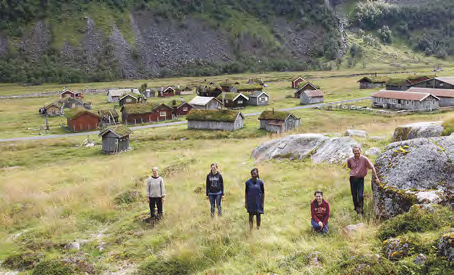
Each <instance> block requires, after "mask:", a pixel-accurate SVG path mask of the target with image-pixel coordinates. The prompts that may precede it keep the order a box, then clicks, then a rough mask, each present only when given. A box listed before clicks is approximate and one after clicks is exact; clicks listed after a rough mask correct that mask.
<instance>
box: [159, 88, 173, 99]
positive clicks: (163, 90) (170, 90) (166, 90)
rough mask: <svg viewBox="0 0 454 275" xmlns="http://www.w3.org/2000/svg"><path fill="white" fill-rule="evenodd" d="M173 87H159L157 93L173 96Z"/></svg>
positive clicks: (161, 95) (162, 95)
mask: <svg viewBox="0 0 454 275" xmlns="http://www.w3.org/2000/svg"><path fill="white" fill-rule="evenodd" d="M174 95H175V89H174V88H173V87H161V90H160V91H159V93H158V96H160V97H166V96H174Z"/></svg>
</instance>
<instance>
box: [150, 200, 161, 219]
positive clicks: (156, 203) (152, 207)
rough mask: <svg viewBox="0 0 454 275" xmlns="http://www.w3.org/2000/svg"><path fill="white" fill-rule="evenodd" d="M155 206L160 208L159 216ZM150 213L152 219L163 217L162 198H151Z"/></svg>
mask: <svg viewBox="0 0 454 275" xmlns="http://www.w3.org/2000/svg"><path fill="white" fill-rule="evenodd" d="M155 206H156V207H157V208H158V215H157V216H156V214H155ZM150 213H151V218H153V219H160V218H161V217H162V198H160V197H159V198H152V197H150Z"/></svg>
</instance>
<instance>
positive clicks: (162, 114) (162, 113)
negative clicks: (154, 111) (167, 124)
mask: <svg viewBox="0 0 454 275" xmlns="http://www.w3.org/2000/svg"><path fill="white" fill-rule="evenodd" d="M166 115H167V113H166V112H159V116H166Z"/></svg>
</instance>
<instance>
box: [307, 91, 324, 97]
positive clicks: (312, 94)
mask: <svg viewBox="0 0 454 275" xmlns="http://www.w3.org/2000/svg"><path fill="white" fill-rule="evenodd" d="M303 93H305V94H306V95H307V96H308V97H319V96H323V92H322V91H320V90H306V91H304V92H303Z"/></svg>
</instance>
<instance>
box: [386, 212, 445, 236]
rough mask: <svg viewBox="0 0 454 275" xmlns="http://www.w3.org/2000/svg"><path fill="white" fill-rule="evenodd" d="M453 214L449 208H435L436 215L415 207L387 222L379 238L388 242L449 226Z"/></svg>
mask: <svg viewBox="0 0 454 275" xmlns="http://www.w3.org/2000/svg"><path fill="white" fill-rule="evenodd" d="M450 216H451V213H450V211H449V209H447V207H441V206H440V207H434V213H430V212H429V211H426V210H424V209H422V208H421V207H420V206H416V205H415V206H413V207H412V208H411V209H410V211H409V212H407V213H404V214H402V215H398V216H396V217H394V218H393V219H390V220H388V221H386V222H385V223H384V224H383V225H382V226H381V227H380V229H379V231H378V238H379V239H380V240H382V241H383V240H386V239H389V238H392V237H396V236H399V235H401V234H403V233H406V232H426V231H429V230H433V229H436V228H441V227H443V226H446V225H448V223H449V220H450V219H449V217H450Z"/></svg>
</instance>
